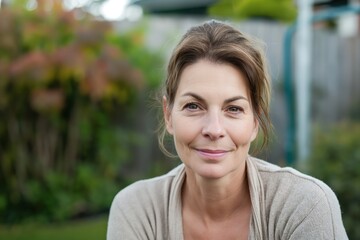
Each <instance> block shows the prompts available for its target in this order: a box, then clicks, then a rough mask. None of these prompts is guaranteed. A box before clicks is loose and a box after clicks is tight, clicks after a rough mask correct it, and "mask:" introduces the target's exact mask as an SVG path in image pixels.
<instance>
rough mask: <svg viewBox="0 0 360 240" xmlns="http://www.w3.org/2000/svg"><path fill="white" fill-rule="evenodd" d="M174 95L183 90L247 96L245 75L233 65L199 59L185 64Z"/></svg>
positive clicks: (183, 91) (182, 92)
mask: <svg viewBox="0 0 360 240" xmlns="http://www.w3.org/2000/svg"><path fill="white" fill-rule="evenodd" d="M179 81H180V82H179V86H178V89H177V94H176V95H181V94H184V93H185V92H193V91H196V92H197V93H202V92H203V93H211V94H217V95H219V94H221V95H234V94H236V95H239V94H241V95H243V96H244V97H248V93H249V90H248V85H247V80H246V77H245V75H244V74H243V73H242V72H241V71H240V70H239V69H238V68H235V67H234V66H232V65H230V64H226V63H214V62H210V61H208V60H200V61H197V62H196V63H194V64H191V65H189V66H187V67H186V68H185V69H184V70H183V72H182V74H181V76H180V79H179Z"/></svg>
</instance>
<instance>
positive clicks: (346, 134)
mask: <svg viewBox="0 0 360 240" xmlns="http://www.w3.org/2000/svg"><path fill="white" fill-rule="evenodd" d="M359 143H360V125H359V123H347V124H345V123H343V124H339V125H337V126H333V127H330V128H329V129H323V130H317V131H316V134H315V141H314V146H313V153H312V155H311V157H310V159H309V161H308V171H309V173H310V174H311V175H313V176H315V177H317V178H319V179H321V180H323V181H324V182H326V183H327V184H328V185H329V186H330V187H331V188H332V189H333V190H334V192H335V193H336V195H337V197H338V199H339V202H340V206H341V211H342V213H343V216H342V217H343V221H344V225H345V229H346V231H347V234H348V237H349V239H360V229H359V225H360V205H359V200H360V148H359Z"/></svg>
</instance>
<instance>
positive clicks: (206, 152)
mask: <svg viewBox="0 0 360 240" xmlns="http://www.w3.org/2000/svg"><path fill="white" fill-rule="evenodd" d="M195 150H196V151H197V152H198V153H199V155H200V156H202V157H205V158H207V159H214V160H215V159H219V158H222V157H224V156H225V155H226V154H227V153H228V152H229V151H228V150H222V149H195Z"/></svg>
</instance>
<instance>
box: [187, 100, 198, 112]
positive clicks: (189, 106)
mask: <svg viewBox="0 0 360 240" xmlns="http://www.w3.org/2000/svg"><path fill="white" fill-rule="evenodd" d="M184 109H187V110H190V111H195V110H198V109H200V106H199V105H198V104H197V103H194V102H190V103H187V104H186V105H185V106H184Z"/></svg>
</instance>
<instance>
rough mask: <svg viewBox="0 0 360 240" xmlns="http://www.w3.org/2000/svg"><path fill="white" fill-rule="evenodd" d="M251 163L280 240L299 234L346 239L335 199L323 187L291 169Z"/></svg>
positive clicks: (270, 218)
mask: <svg viewBox="0 0 360 240" xmlns="http://www.w3.org/2000/svg"><path fill="white" fill-rule="evenodd" d="M253 160H254V161H255V164H256V166H257V169H258V172H259V175H260V178H261V181H262V183H263V188H264V204H265V206H266V215H267V218H268V219H269V223H270V224H269V228H270V229H272V230H273V232H277V234H278V235H279V236H280V234H281V237H282V238H283V239H290V237H291V239H292V237H294V236H301V235H302V234H305V235H303V236H308V237H309V238H308V239H313V238H312V237H311V236H316V237H314V239H347V237H346V233H345V229H344V227H343V223H342V217H341V211H340V205H339V202H338V199H337V197H336V195H335V193H334V192H333V191H332V189H331V188H330V187H329V186H328V185H327V184H325V183H324V182H323V181H321V180H319V179H316V178H314V177H311V176H309V175H306V174H303V173H301V172H299V171H297V170H295V169H294V168H290V167H284V168H282V167H279V166H276V165H274V164H271V163H267V162H265V161H262V160H259V159H253ZM311 234H313V235H311ZM320 236H322V237H320ZM337 237H339V238H337ZM295 239H296V238H295Z"/></svg>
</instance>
